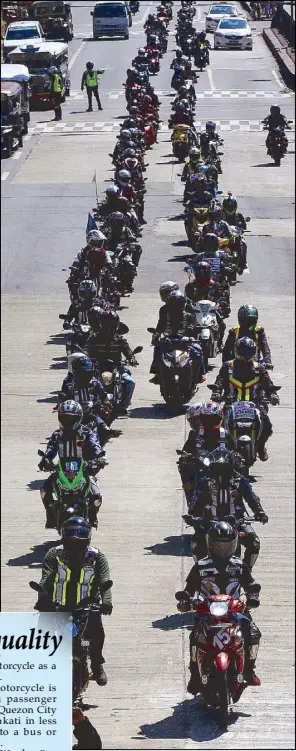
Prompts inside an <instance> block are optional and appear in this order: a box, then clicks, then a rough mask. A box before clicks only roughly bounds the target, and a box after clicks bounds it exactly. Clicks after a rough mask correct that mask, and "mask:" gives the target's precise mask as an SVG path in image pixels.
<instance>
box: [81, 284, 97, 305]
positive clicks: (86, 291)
mask: <svg viewBox="0 0 296 751" xmlns="http://www.w3.org/2000/svg"><path fill="white" fill-rule="evenodd" d="M96 294H97V288H96V285H95V283H94V282H93V281H92V280H91V279H84V280H83V282H81V283H80V284H79V287H78V297H79V299H80V300H81V301H83V302H85V301H88V300H93V298H94V297H95V296H96Z"/></svg>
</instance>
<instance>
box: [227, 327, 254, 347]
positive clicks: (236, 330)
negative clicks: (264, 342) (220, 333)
mask: <svg viewBox="0 0 296 751" xmlns="http://www.w3.org/2000/svg"><path fill="white" fill-rule="evenodd" d="M260 329H261V326H257V324H256V326H255V328H254V329H253V331H250V335H249V334H248V336H250V339H253V341H254V342H255V344H256V347H258V336H259V331H260ZM239 330H240V326H234V327H233V329H232V331H233V333H234V338H235V340H236V339H238V338H239ZM252 334H254V336H252Z"/></svg>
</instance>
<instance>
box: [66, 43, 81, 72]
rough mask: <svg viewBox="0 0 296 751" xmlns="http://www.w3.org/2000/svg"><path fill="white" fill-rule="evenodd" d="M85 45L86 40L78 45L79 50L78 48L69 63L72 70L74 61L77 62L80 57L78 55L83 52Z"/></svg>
mask: <svg viewBox="0 0 296 751" xmlns="http://www.w3.org/2000/svg"><path fill="white" fill-rule="evenodd" d="M84 45H85V42H82V43H81V45H80V47H78V50H76V52H75V54H74V55H73V57H72V58H71V60H70V62H69V65H68V68H69V70H71V68H72V67H73V65H74V63H75V62H76V60H77V58H78V55H80V52H82V50H83V47H84Z"/></svg>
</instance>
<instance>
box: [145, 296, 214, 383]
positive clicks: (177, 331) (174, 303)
mask: <svg viewBox="0 0 296 751" xmlns="http://www.w3.org/2000/svg"><path fill="white" fill-rule="evenodd" d="M164 333H166V335H167V336H169V337H170V338H172V339H173V338H174V335H183V336H186V337H191V338H193V339H196V319H195V315H194V314H193V313H192V312H189V310H188V308H187V310H186V297H185V295H184V294H183V293H182V292H181V291H180V290H179V289H173V290H172V291H171V293H170V295H169V297H168V300H167V303H166V304H165V305H164V306H163V307H162V308H160V311H159V320H158V323H157V326H156V332H155V333H154V334H153V337H152V344H154V345H155V347H154V356H153V361H152V364H151V368H150V373H153V374H154V377H153V378H152V379H151V380H150V383H155V384H158V383H159V363H160V358H161V353H162V351H163V346H164V345H163V344H162V342H161V341H159V340H160V338H161V334H164ZM190 353H191V355H192V361H193V366H195V367H196V372H197V374H198V373H199V374H200V375H201V376H204V372H205V371H204V365H203V355H202V348H201V346H200V345H199V344H198V342H197V341H196V342H195V343H194V344H193V343H192V344H191V345H190Z"/></svg>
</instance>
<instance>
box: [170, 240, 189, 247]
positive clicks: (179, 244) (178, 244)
mask: <svg viewBox="0 0 296 751" xmlns="http://www.w3.org/2000/svg"><path fill="white" fill-rule="evenodd" d="M172 245H173V246H174V247H175V248H180V247H182V248H188V240H177V242H175V243H172Z"/></svg>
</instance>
